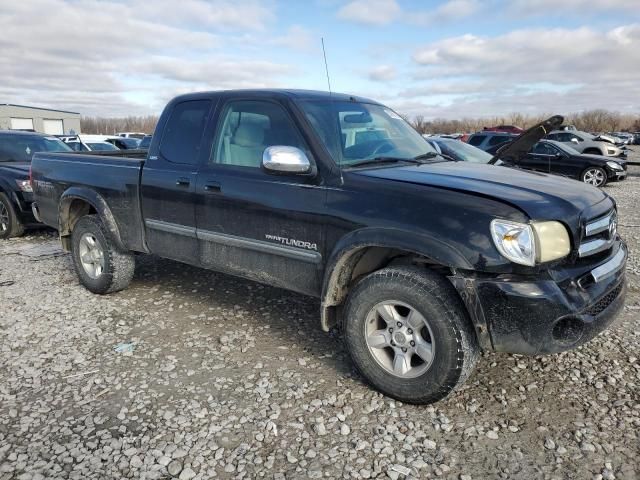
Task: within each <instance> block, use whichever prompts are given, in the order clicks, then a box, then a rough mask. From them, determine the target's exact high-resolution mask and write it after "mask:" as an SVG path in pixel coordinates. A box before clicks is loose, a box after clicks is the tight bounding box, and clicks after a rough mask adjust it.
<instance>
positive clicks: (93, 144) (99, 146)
mask: <svg viewBox="0 0 640 480" xmlns="http://www.w3.org/2000/svg"><path fill="white" fill-rule="evenodd" d="M109 138H112V137H109V136H107V135H76V136H75V137H67V138H65V139H63V141H64V142H65V143H66V144H67V145H69V147H71V149H72V150H74V151H76V152H113V151H116V152H117V151H118V150H120V149H119V148H118V147H116V146H115V145H113V144H111V143H109V142H107V139H109Z"/></svg>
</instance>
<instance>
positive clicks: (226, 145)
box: [32, 90, 627, 403]
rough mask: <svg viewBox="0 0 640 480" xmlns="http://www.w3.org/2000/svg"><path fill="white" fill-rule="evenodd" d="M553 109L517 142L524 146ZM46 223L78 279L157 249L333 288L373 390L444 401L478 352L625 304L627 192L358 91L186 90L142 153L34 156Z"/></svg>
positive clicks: (545, 336)
mask: <svg viewBox="0 0 640 480" xmlns="http://www.w3.org/2000/svg"><path fill="white" fill-rule="evenodd" d="M561 123H562V118H561V117H553V118H552V119H550V120H548V121H547V122H543V123H542V124H540V125H539V126H537V128H535V129H533V130H528V131H527V132H524V133H523V134H522V135H520V137H519V139H518V142H513V143H512V144H510V145H509V146H508V147H506V148H505V149H504V150H505V151H506V153H507V154H509V153H513V152H515V150H516V148H517V147H518V144H519V145H520V147H518V148H526V150H527V151H528V150H529V149H530V148H531V147H532V146H533V144H535V143H536V142H537V141H538V140H539V139H540V132H543V131H551V130H552V129H553V128H555V126H557V125H560V124H561ZM32 185H33V189H34V194H35V201H36V208H35V211H36V213H37V214H38V216H39V218H41V219H42V221H43V222H45V223H46V224H48V225H51V226H53V227H55V228H57V229H58V230H59V232H60V238H61V241H62V245H63V247H64V248H65V249H66V250H69V251H70V252H71V254H72V258H73V261H74V265H75V270H76V272H77V274H78V277H79V279H80V282H81V283H82V284H83V285H84V286H85V287H86V288H87V289H88V290H90V291H91V292H94V293H99V294H106V293H110V292H115V291H118V290H122V289H124V288H126V287H127V285H128V284H129V282H130V281H131V279H132V277H133V272H134V266H135V259H136V253H150V254H155V255H158V256H161V257H166V258H171V259H174V260H177V261H180V262H184V263H188V264H192V265H197V266H201V267H204V268H209V269H213V270H217V271H220V272H225V273H229V274H232V275H237V276H241V277H244V278H248V279H252V280H255V281H258V282H263V283H266V284H269V285H271V286H274V287H280V288H284V289H289V290H292V291H296V292H300V293H303V294H306V295H310V296H314V297H317V298H319V299H320V302H319V304H320V307H321V308H320V315H319V317H320V322H319V323H320V327H321V328H322V329H323V330H325V331H329V330H331V329H336V330H337V331H339V332H341V334H342V335H343V336H344V340H345V345H346V347H347V349H348V351H349V353H350V355H351V358H352V359H353V362H354V364H355V366H356V367H357V368H358V369H359V370H360V372H361V373H362V375H363V376H364V378H366V379H367V380H368V381H369V382H370V383H371V384H372V385H373V386H374V387H375V388H377V389H379V390H380V391H382V392H384V393H385V394H387V395H389V396H392V397H395V398H398V399H400V400H402V401H405V402H412V403H429V402H435V401H437V400H440V399H442V398H444V397H446V396H447V395H448V394H449V393H450V392H452V391H453V390H454V389H455V388H456V386H458V385H460V384H462V383H463V382H464V381H465V380H466V378H467V377H468V376H469V375H470V374H471V372H472V371H473V367H474V365H475V363H476V361H477V360H478V358H479V353H480V351H481V350H485V351H497V352H511V353H519V354H526V355H540V354H551V353H556V352H561V351H564V350H568V349H571V348H575V347H577V346H578V345H581V344H583V343H585V342H587V341H589V340H590V339H592V338H593V337H594V336H596V335H597V334H598V333H600V332H601V331H603V330H604V329H605V328H607V326H608V325H610V324H611V322H612V321H613V319H614V318H615V317H616V315H617V314H618V312H619V311H620V310H621V309H622V306H623V302H624V298H625V293H626V287H625V263H626V261H627V248H626V246H625V243H624V242H623V240H622V239H621V238H620V236H619V235H618V232H617V230H616V226H617V211H616V204H615V202H614V200H613V199H612V198H611V197H609V196H608V195H607V194H606V193H604V192H603V191H602V190H600V189H597V188H594V187H592V186H590V185H585V184H583V183H579V182H575V181H573V180H569V179H565V178H562V177H558V176H553V175H547V174H543V173H537V172H527V171H525V170H521V169H512V168H504V167H502V166H497V165H490V164H489V165H488V164H477V163H471V162H456V161H451V159H450V158H449V156H447V155H442V154H441V153H438V152H437V151H435V150H434V149H433V148H432V147H431V146H430V145H429V144H428V143H427V142H426V141H425V139H424V138H422V137H421V136H420V135H419V134H418V133H417V132H416V131H415V130H414V129H412V128H411V126H410V125H408V124H407V122H405V121H404V120H403V119H402V117H401V116H400V115H398V114H397V113H395V112H394V111H393V110H391V109H389V108H387V107H385V106H384V105H381V104H379V103H377V102H375V101H372V100H368V99H365V98H360V97H355V96H352V95H340V94H332V95H330V94H327V93H324V92H309V91H297V90H242V91H225V92H205V93H197V94H189V95H184V96H180V97H177V98H175V99H174V100H172V101H171V102H170V103H169V104H168V105H167V107H166V108H165V110H164V112H163V113H162V115H161V117H160V119H159V122H158V126H157V128H156V132H155V133H154V135H153V138H152V140H151V145H150V148H149V152H148V157H147V159H146V160H141V159H138V158H126V157H125V158H113V157H108V156H105V157H102V156H99V155H98V156H86V155H82V154H77V155H69V154H55V153H38V154H36V156H35V158H34V161H33V178H32Z"/></svg>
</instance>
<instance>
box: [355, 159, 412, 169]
mask: <svg viewBox="0 0 640 480" xmlns="http://www.w3.org/2000/svg"><path fill="white" fill-rule="evenodd" d="M400 162H405V163H414V164H417V165H421V164H422V163H424V162H421V161H420V160H419V159H415V158H398V157H374V158H368V159H367V160H361V161H359V162H355V163H352V164H350V165H347V168H353V167H364V166H367V165H383V164H385V163H400Z"/></svg>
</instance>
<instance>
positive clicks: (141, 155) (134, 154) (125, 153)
mask: <svg viewBox="0 0 640 480" xmlns="http://www.w3.org/2000/svg"><path fill="white" fill-rule="evenodd" d="M69 153H71V152H69ZM73 153H81V154H83V155H100V156H101V157H126V158H136V159H141V160H146V158H147V154H148V153H149V150H140V149H131V150H106V151H101V150H97V151H91V152H73Z"/></svg>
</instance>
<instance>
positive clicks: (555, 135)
mask: <svg viewBox="0 0 640 480" xmlns="http://www.w3.org/2000/svg"><path fill="white" fill-rule="evenodd" d="M546 138H547V140H554V141H556V142H560V143H564V144H565V145H568V146H570V147H572V148H573V149H574V150H577V151H578V152H579V153H588V154H592V155H605V156H607V157H620V156H624V155H626V154H625V153H624V150H622V149H621V148H619V147H617V146H616V145H614V144H612V143H609V142H606V141H603V140H598V139H599V138H600V137H596V136H594V135H591V134H590V133H587V132H581V131H579V130H575V131H568V132H567V131H562V130H555V131H553V132H551V133H549V134H548V135H547V137H546Z"/></svg>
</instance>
